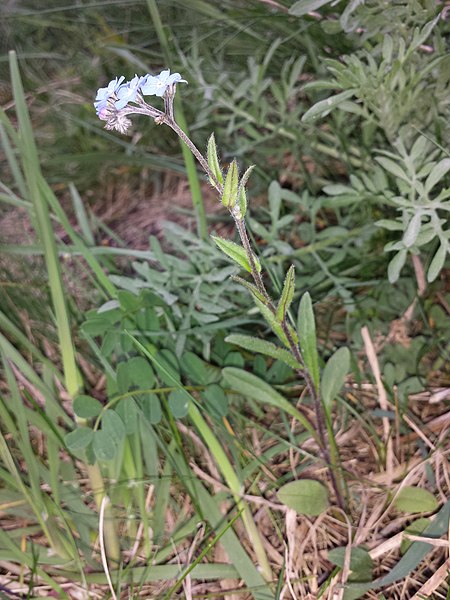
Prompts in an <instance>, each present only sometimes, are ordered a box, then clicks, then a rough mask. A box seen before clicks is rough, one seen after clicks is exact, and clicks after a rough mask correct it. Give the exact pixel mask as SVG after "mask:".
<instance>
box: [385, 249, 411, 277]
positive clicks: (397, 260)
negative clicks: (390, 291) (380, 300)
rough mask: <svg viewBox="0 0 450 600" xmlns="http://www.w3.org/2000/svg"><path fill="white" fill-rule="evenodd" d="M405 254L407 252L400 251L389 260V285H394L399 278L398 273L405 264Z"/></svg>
mask: <svg viewBox="0 0 450 600" xmlns="http://www.w3.org/2000/svg"><path fill="white" fill-rule="evenodd" d="M407 254H408V251H407V250H400V251H399V252H397V254H396V255H395V256H394V258H392V259H391V261H390V263H389V265H388V279H389V283H395V282H396V281H397V279H398V278H399V277H400V271H401V270H402V269H403V265H404V264H405V261H406V256H407Z"/></svg>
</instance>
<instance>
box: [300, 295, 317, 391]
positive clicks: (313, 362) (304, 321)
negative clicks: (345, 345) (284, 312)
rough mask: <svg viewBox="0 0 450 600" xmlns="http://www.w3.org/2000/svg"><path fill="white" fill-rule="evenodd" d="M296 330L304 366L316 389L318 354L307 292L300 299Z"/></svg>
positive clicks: (309, 298)
mask: <svg viewBox="0 0 450 600" xmlns="http://www.w3.org/2000/svg"><path fill="white" fill-rule="evenodd" d="M297 331H298V334H299V336H300V348H301V350H302V356H303V360H304V361H305V366H306V368H307V369H308V371H309V372H310V374H311V377H312V380H313V383H314V385H315V387H316V389H317V388H318V387H319V355H318V353H317V339H316V322H315V320H314V311H313V307H312V302H311V296H310V295H309V292H306V293H305V294H303V296H302V299H301V301H300V307H299V309H298V319H297Z"/></svg>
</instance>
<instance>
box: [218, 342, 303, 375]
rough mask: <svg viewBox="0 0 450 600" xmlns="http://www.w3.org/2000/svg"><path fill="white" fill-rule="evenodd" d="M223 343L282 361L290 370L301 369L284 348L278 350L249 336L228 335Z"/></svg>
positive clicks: (269, 343) (270, 343) (270, 344)
mask: <svg viewBox="0 0 450 600" xmlns="http://www.w3.org/2000/svg"><path fill="white" fill-rule="evenodd" d="M225 341H226V342H228V343H229V344H236V345H237V346H241V348H245V349H246V350H250V352H254V353H258V352H259V353H260V354H264V355H265V356H270V357H271V358H275V359H278V360H282V361H283V362H284V363H285V364H287V365H288V366H289V367H291V368H292V369H301V368H302V365H301V364H299V363H298V362H297V361H296V360H295V358H294V357H293V356H292V354H291V353H290V352H288V351H287V350H285V349H284V348H279V347H278V346H275V344H272V342H267V341H266V340H260V339H258V338H255V337H252V336H250V335H240V334H232V335H229V336H228V337H226V338H225Z"/></svg>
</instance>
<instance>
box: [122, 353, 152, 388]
mask: <svg viewBox="0 0 450 600" xmlns="http://www.w3.org/2000/svg"><path fill="white" fill-rule="evenodd" d="M126 369H127V371H128V377H129V379H130V381H131V383H132V384H133V385H136V386H137V387H138V388H139V389H140V390H148V389H152V388H153V387H154V386H155V383H156V377H155V373H154V372H153V369H152V367H151V365H150V363H149V362H148V360H146V359H145V358H144V357H143V356H135V357H133V358H131V359H130V360H129V361H128V362H127V363H126Z"/></svg>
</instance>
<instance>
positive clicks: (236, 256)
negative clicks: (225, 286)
mask: <svg viewBox="0 0 450 600" xmlns="http://www.w3.org/2000/svg"><path fill="white" fill-rule="evenodd" d="M211 237H212V239H213V240H214V242H215V244H216V245H217V246H218V247H219V248H220V249H221V250H222V252H224V253H225V254H226V255H227V256H229V257H230V258H231V259H232V260H234V262H236V263H237V264H238V265H239V266H241V267H242V268H243V269H245V270H246V271H248V272H249V273H251V272H252V269H251V267H250V264H249V262H248V258H247V254H246V252H245V250H244V248H243V247H242V246H239V245H238V244H235V243H234V242H232V241H231V240H225V239H224V238H221V237H219V236H215V235H212V236H211ZM253 260H254V261H255V265H256V269H257V270H258V272H259V271H261V264H260V262H259V260H258V258H257V257H256V256H255V255H253Z"/></svg>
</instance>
